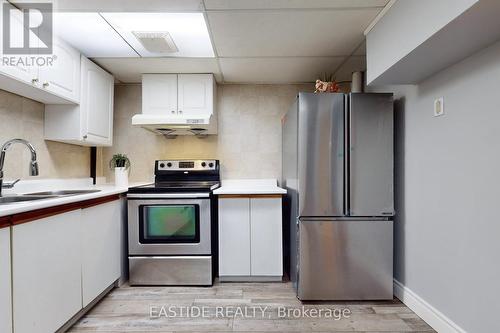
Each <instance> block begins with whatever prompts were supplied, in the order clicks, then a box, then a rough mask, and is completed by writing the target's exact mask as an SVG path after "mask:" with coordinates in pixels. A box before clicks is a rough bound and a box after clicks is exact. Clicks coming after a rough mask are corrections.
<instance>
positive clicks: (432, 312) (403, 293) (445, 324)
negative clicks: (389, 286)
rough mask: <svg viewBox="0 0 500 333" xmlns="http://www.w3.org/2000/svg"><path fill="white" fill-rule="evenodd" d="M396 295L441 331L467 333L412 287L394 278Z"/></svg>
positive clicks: (445, 332) (444, 332)
mask: <svg viewBox="0 0 500 333" xmlns="http://www.w3.org/2000/svg"><path fill="white" fill-rule="evenodd" d="M394 296H396V297H397V298H398V299H399V300H400V301H401V302H403V303H404V304H405V305H406V306H407V307H409V308H410V309H411V310H412V311H413V312H415V313H416V314H417V315H418V316H419V317H420V318H422V319H423V320H424V321H425V322H426V323H427V324H429V325H430V326H431V327H432V328H433V329H435V330H436V331H437V332H439V333H467V332H466V331H465V330H464V329H462V328H461V327H460V326H458V325H457V324H455V323H454V322H453V321H452V320H451V319H450V318H448V317H446V316H445V315H444V314H443V313H441V312H440V311H439V310H438V309H436V308H435V307H433V306H432V305H431V304H429V303H427V302H426V301H425V300H424V299H423V298H421V297H420V296H418V295H417V294H416V293H415V292H413V291H412V290H411V289H409V288H408V287H406V286H405V285H403V284H402V283H401V282H399V281H398V280H396V279H394Z"/></svg>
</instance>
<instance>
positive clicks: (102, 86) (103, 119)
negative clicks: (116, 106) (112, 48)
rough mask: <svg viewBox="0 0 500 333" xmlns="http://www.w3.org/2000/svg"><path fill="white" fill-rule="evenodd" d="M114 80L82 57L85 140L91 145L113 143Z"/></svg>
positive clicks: (82, 101) (82, 100)
mask: <svg viewBox="0 0 500 333" xmlns="http://www.w3.org/2000/svg"><path fill="white" fill-rule="evenodd" d="M113 92H114V78H113V76H112V75H111V74H109V73H107V72H106V71H104V70H103V69H102V68H101V67H99V66H97V65H96V64H94V63H93V62H92V61H90V60H89V59H87V58H85V57H82V98H81V101H80V108H81V109H82V116H83V124H82V125H83V139H84V140H85V141H86V142H88V143H89V144H98V145H111V144H112V143H113Z"/></svg>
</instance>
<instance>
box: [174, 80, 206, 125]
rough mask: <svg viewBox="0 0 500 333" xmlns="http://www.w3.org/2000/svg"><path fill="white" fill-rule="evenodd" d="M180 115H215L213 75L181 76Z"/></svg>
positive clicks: (179, 87) (179, 85)
mask: <svg viewBox="0 0 500 333" xmlns="http://www.w3.org/2000/svg"><path fill="white" fill-rule="evenodd" d="M178 80H179V84H178V89H179V92H178V96H179V97H178V103H179V114H182V115H184V116H188V117H189V116H206V117H209V116H210V115H212V113H213V107H214V96H213V94H214V78H213V75H212V74H179V79H178Z"/></svg>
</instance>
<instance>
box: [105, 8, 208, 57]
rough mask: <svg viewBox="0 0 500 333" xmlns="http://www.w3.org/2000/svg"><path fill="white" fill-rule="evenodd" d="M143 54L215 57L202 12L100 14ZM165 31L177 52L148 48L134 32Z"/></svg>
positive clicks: (144, 55) (146, 55)
mask: <svg viewBox="0 0 500 333" xmlns="http://www.w3.org/2000/svg"><path fill="white" fill-rule="evenodd" d="M101 15H102V16H103V17H104V18H105V19H106V21H107V22H108V23H109V24H110V25H111V26H112V27H113V28H114V29H116V31H118V33H119V34H120V35H121V36H122V37H123V38H124V39H125V40H126V41H127V43H129V44H130V45H131V46H132V47H133V48H134V49H135V50H136V51H137V52H138V53H139V54H140V55H141V56H142V57H161V56H168V57H214V51H213V49H212V43H211V41H210V36H209V34H208V29H207V24H206V22H205V18H204V16H203V14H202V13H101ZM138 31H139V32H148V33H155V32H156V33H168V34H169V35H170V36H171V39H172V40H173V43H175V45H176V46H177V48H178V52H167V53H157V52H150V51H148V50H147V49H146V48H145V47H144V46H143V44H142V43H141V42H140V41H139V40H138V39H137V37H136V36H135V35H134V32H138Z"/></svg>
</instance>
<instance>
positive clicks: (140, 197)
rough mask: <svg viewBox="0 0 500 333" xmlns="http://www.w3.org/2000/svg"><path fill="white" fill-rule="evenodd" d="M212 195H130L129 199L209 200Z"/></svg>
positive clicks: (128, 195)
mask: <svg viewBox="0 0 500 333" xmlns="http://www.w3.org/2000/svg"><path fill="white" fill-rule="evenodd" d="M209 197H210V193H147V194H146V193H143V194H139V193H129V194H127V198H129V199H185V198H191V199H195V198H209Z"/></svg>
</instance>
